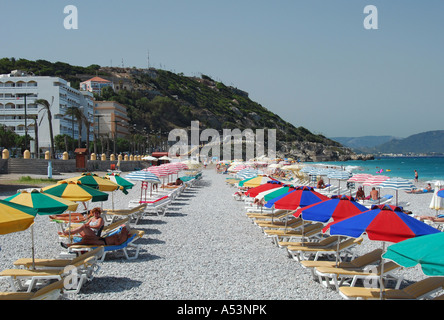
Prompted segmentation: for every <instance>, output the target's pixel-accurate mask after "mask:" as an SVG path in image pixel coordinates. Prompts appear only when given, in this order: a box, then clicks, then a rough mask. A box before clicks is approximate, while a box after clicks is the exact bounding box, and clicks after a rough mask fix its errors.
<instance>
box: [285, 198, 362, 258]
mask: <svg viewBox="0 0 444 320" xmlns="http://www.w3.org/2000/svg"><path fill="white" fill-rule="evenodd" d="M367 210H368V209H367V207H365V206H363V205H361V204H360V203H358V202H356V201H355V199H354V198H353V197H350V196H345V195H343V196H340V195H335V196H332V197H331V198H330V199H327V200H324V201H321V202H318V203H314V204H312V205H309V206H306V207H303V208H300V209H298V210H297V211H296V212H295V213H294V214H293V215H294V216H295V217H296V218H297V217H299V216H300V217H301V218H302V219H303V220H308V221H317V222H322V223H326V222H328V221H330V220H333V221H339V220H342V219H345V218H348V217H351V216H354V215H356V214H358V213H361V212H364V211H367ZM337 245H338V250H337V253H338V254H336V263H338V258H339V241H338V244H337Z"/></svg>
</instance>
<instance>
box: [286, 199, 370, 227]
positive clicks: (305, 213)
mask: <svg viewBox="0 0 444 320" xmlns="http://www.w3.org/2000/svg"><path fill="white" fill-rule="evenodd" d="M367 210H368V208H367V207H365V206H363V205H362V204H360V203H358V202H356V201H355V199H354V198H353V197H350V196H337V195H335V196H332V197H331V199H327V200H325V201H322V202H318V203H314V204H312V205H309V206H306V207H303V208H300V209H298V210H297V211H296V212H295V213H294V216H295V217H296V218H297V217H299V216H301V218H302V219H304V220H309V221H319V222H323V223H325V222H328V221H329V220H330V219H333V221H338V220H342V219H345V218H348V217H351V216H354V215H356V214H358V213H361V212H364V211H367Z"/></svg>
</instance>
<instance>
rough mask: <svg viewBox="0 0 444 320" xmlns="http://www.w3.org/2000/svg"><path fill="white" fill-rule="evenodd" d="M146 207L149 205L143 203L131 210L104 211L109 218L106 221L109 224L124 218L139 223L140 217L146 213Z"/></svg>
mask: <svg viewBox="0 0 444 320" xmlns="http://www.w3.org/2000/svg"><path fill="white" fill-rule="evenodd" d="M146 206H147V204H146V203H143V204H140V205H138V206H136V207H134V208H130V209H118V210H111V209H104V210H103V212H104V213H105V214H106V217H107V218H106V220H107V221H108V222H115V221H116V219H118V218H124V217H128V218H129V219H131V220H133V219H134V220H135V221H136V222H138V221H139V217H140V216H141V215H142V214H143V212H144V211H145V208H146Z"/></svg>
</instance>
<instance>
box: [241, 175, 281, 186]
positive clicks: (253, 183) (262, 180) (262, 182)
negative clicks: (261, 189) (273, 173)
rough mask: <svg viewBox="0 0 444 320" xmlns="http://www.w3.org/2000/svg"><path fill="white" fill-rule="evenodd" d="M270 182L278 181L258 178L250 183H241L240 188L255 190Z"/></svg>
mask: <svg viewBox="0 0 444 320" xmlns="http://www.w3.org/2000/svg"><path fill="white" fill-rule="evenodd" d="M269 181H276V179H273V178H271V177H268V176H256V177H253V178H251V179H249V180H248V181H241V182H239V187H246V188H254V187H258V186H260V185H263V184H266V183H268V182H269Z"/></svg>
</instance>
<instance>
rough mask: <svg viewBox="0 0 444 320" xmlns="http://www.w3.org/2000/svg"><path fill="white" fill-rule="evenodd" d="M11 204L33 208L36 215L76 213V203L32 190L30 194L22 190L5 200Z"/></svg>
mask: <svg viewBox="0 0 444 320" xmlns="http://www.w3.org/2000/svg"><path fill="white" fill-rule="evenodd" d="M5 201H9V202H12V203H17V204H20V205H23V206H27V207H30V208H34V209H36V210H37V212H38V214H41V215H51V214H61V213H63V212H65V211H76V210H77V207H78V205H79V204H78V203H76V202H73V201H70V200H67V199H63V198H60V197H57V196H54V195H52V194H48V193H43V192H40V191H39V190H37V189H33V190H31V191H30V192H28V191H27V190H22V191H20V192H17V193H16V194H15V195H12V196H10V197H8V198H6V199H5Z"/></svg>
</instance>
